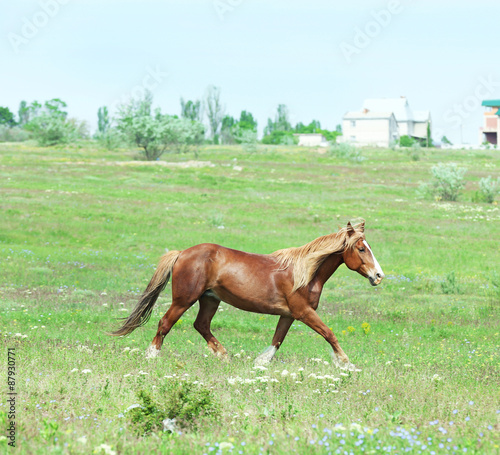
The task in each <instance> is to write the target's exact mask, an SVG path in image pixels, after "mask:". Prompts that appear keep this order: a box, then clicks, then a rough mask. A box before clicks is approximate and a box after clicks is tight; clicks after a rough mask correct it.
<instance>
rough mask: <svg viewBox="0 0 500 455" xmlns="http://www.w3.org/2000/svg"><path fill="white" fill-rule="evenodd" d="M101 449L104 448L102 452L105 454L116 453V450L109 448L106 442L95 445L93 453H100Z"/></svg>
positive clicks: (113, 454)
mask: <svg viewBox="0 0 500 455" xmlns="http://www.w3.org/2000/svg"><path fill="white" fill-rule="evenodd" d="M101 450H104V453H105V454H106V455H116V451H114V450H112V449H111V446H108V445H107V444H101V445H100V446H97V447H96V448H95V449H94V453H100V452H101Z"/></svg>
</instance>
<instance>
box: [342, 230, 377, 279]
mask: <svg viewBox="0 0 500 455" xmlns="http://www.w3.org/2000/svg"><path fill="white" fill-rule="evenodd" d="M356 227H357V229H354V228H353V227H352V225H351V223H350V222H349V223H347V229H346V234H347V237H348V241H347V244H348V245H349V246H348V247H347V248H346V250H345V251H344V253H343V255H342V257H343V259H344V262H345V265H346V266H347V267H349V268H350V269H351V270H355V271H356V272H358V273H359V274H360V275H363V276H364V277H365V278H368V279H369V280H370V284H371V285H372V286H377V285H378V284H380V282H381V281H382V280H383V279H384V277H385V275H384V272H382V268H381V267H380V265H379V263H378V262H377V259H375V256H374V255H373V253H372V250H371V248H370V245H368V242H367V241H366V240H365V235H364V230H365V223H364V222H362V223H361V224H359V225H358V226H356ZM349 239H350V240H351V242H349Z"/></svg>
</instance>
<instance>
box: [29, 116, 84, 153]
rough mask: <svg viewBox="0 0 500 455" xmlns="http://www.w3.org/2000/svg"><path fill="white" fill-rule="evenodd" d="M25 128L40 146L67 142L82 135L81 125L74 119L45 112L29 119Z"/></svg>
mask: <svg viewBox="0 0 500 455" xmlns="http://www.w3.org/2000/svg"><path fill="white" fill-rule="evenodd" d="M26 129H27V130H28V131H31V132H32V134H33V138H34V139H36V141H37V142H38V143H39V145H42V146H48V145H56V144H67V143H69V142H72V141H75V140H77V139H79V138H80V137H81V136H82V134H81V132H80V129H81V125H79V124H78V123H77V122H76V121H74V120H71V119H70V120H67V119H66V118H63V117H59V116H55V115H50V114H46V113H42V114H40V115H39V116H38V117H35V118H34V119H33V120H31V121H30V122H29V123H28V124H27V125H26Z"/></svg>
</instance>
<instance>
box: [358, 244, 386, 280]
mask: <svg viewBox="0 0 500 455" xmlns="http://www.w3.org/2000/svg"><path fill="white" fill-rule="evenodd" d="M363 244H364V245H365V246H366V248H368V251H369V252H370V253H371V255H372V258H373V263H374V264H375V273H380V276H381V277H384V276H385V275H384V272H382V267H380V264H379V263H378V261H377V258H376V257H375V255H374V254H373V252H372V250H371V248H370V247H369V246H368V243H366V240H363Z"/></svg>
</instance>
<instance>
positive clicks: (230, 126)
mask: <svg viewBox="0 0 500 455" xmlns="http://www.w3.org/2000/svg"><path fill="white" fill-rule="evenodd" d="M235 126H236V120H235V119H234V118H233V117H231V116H230V115H225V116H224V117H223V119H222V122H221V128H220V136H221V142H222V143H223V144H233V143H234V128H235Z"/></svg>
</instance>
